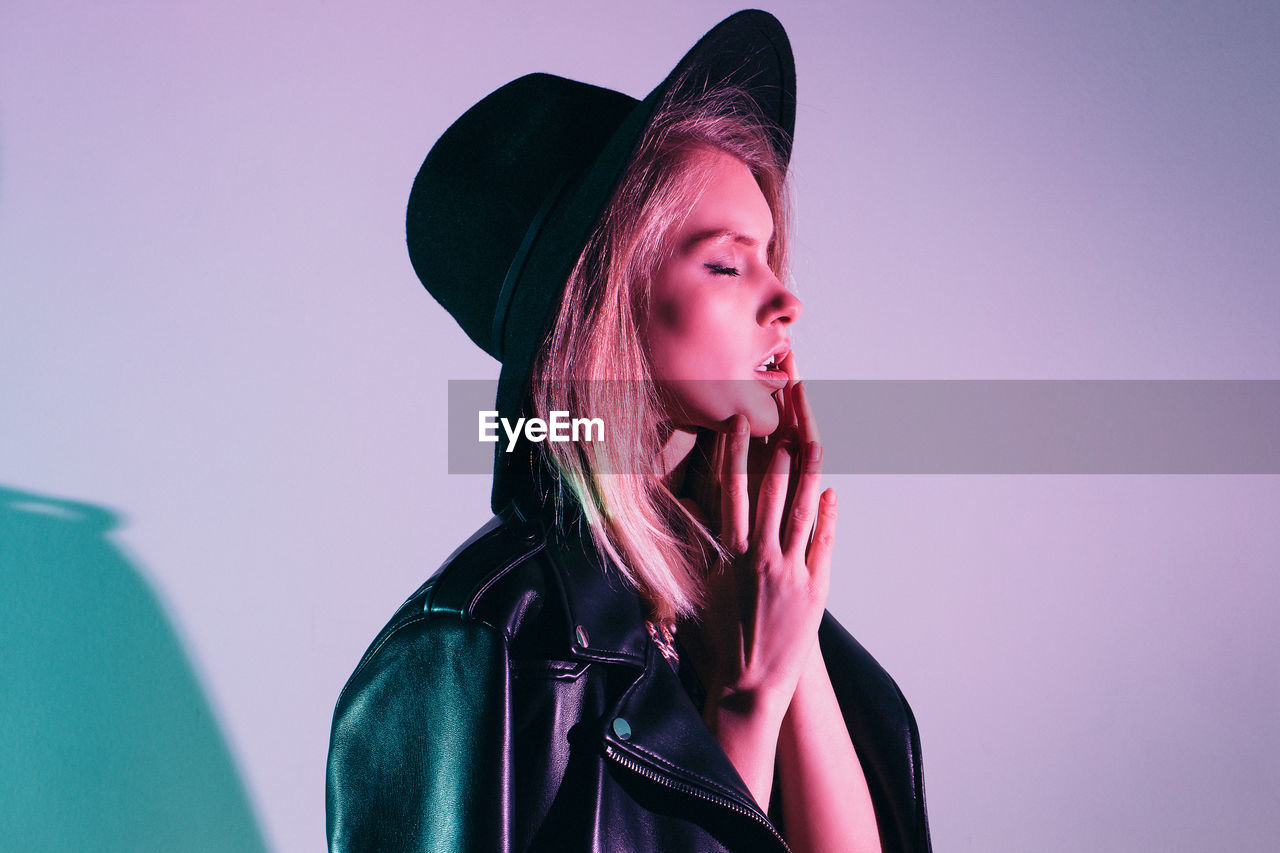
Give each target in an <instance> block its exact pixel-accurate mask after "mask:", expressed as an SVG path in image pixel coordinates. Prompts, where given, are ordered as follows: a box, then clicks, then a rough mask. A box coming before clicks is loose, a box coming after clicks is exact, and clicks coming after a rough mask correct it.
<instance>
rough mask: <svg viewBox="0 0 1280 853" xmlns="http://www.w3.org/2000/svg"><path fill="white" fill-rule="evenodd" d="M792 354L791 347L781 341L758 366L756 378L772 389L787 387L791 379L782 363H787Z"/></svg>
mask: <svg viewBox="0 0 1280 853" xmlns="http://www.w3.org/2000/svg"><path fill="white" fill-rule="evenodd" d="M790 353H791V345H790V344H789V343H788V342H786V341H780V342H779V343H778V344H777V345H776V346H774V347H773V349H771V350H769V352H767V353H766V354H765V355H764V357H763V358H761V359H760V362H759V363H758V364H757V365H756V368H755V374H756V378H757V379H759V380H760V381H761V382H763V383H765V384H766V385H768V386H769V387H770V388H774V389H777V388H783V387H785V386H786V384H787V381H788V380H789V379H790V377H789V376H788V375H787V371H786V370H784V369H783V367H782V362H784V361H786V358H787V356H788V355H789V354H790Z"/></svg>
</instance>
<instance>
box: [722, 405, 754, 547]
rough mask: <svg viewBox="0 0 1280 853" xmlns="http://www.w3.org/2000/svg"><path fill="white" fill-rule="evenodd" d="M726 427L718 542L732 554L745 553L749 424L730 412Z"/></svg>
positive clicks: (748, 523)
mask: <svg viewBox="0 0 1280 853" xmlns="http://www.w3.org/2000/svg"><path fill="white" fill-rule="evenodd" d="M730 430H731V431H730V433H729V435H728V436H727V437H726V441H725V444H726V447H725V452H724V456H723V463H722V466H721V468H720V542H721V544H722V545H724V546H725V547H726V548H728V549H729V550H730V551H731V552H733V553H735V554H745V553H746V551H747V545H748V534H749V531H750V530H751V498H750V491H749V489H748V485H749V484H748V482H747V451H748V448H749V446H750V444H751V425H750V424H749V423H748V422H747V419H746V418H745V417H743V416H742V415H734V416H733V420H732V422H731V425H730Z"/></svg>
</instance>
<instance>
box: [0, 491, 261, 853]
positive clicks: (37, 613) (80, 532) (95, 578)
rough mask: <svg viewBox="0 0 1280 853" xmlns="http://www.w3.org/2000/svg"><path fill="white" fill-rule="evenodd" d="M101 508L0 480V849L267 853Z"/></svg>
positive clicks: (170, 636) (149, 596)
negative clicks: (47, 494)
mask: <svg viewBox="0 0 1280 853" xmlns="http://www.w3.org/2000/svg"><path fill="white" fill-rule="evenodd" d="M117 522H118V517H117V515H116V514H115V513H113V512H112V511H111V510H109V509H105V508H103V507H98V506H93V505H90V504H85V503H77V502H73V501H67V500H60V499H55V498H50V497H46V496H43V495H36V494H31V493H28V492H23V491H19V490H16V489H11V488H6V487H4V486H0V828H2V829H0V847H3V848H4V849H6V850H30V851H37V850H39V851H85V850H93V851H104V853H117V851H118V853H125V851H128V853H138V851H166V853H168V851H174V853H183V851H219V853H224V851H236V853H240V851H244V853H254V852H255V851H265V850H266V846H265V844H264V843H263V839H262V835H261V833H260V831H259V829H258V826H257V823H256V821H255V819H254V816H253V810H252V809H251V808H250V805H249V801H248V799H247V797H246V795H245V790H244V786H243V785H242V784H241V782H240V778H239V776H238V775H237V773H236V769H235V766H234V764H233V762H232V759H231V754H230V753H229V752H228V750H227V746H226V744H225V743H224V742H223V739H222V735H221V733H220V732H219V730H218V725H217V722H216V721H215V719H214V717H213V714H212V712H211V710H210V708H209V704H208V702H207V701H206V700H205V697H204V693H203V691H202V690H201V688H200V685H199V683H198V682H197V681H196V678H195V675H194V673H193V672H192V669H191V666H190V664H189V663H188V661H187V656H186V654H185V652H184V651H183V649H182V646H181V645H180V644H179V642H178V638H177V636H176V635H175V634H174V631H173V629H172V627H171V626H170V624H169V620H168V619H167V617H166V616H165V613H164V609H163V608H162V607H161V605H160V603H159V601H158V600H157V599H156V597H155V595H154V594H153V593H152V592H151V590H150V588H149V587H148V585H147V583H146V581H145V580H143V578H142V576H141V574H140V573H139V572H138V570H137V569H135V568H134V567H133V566H131V565H130V564H129V561H128V560H127V559H126V558H125V556H124V555H123V554H122V552H121V551H120V550H119V549H118V548H117V547H116V546H115V545H114V544H113V543H112V541H111V539H110V536H109V534H110V533H111V531H112V529H113V528H115V527H116V525H117Z"/></svg>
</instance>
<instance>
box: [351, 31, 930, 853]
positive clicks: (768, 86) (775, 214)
mask: <svg viewBox="0 0 1280 853" xmlns="http://www.w3.org/2000/svg"><path fill="white" fill-rule="evenodd" d="M794 91H795V90H794V70H793V66H792V59H791V53H790V47H789V45H788V43H787V40H786V36H785V33H784V32H783V30H782V28H781V26H780V25H779V24H778V23H777V21H776V20H774V19H773V18H772V17H771V16H769V15H767V14H765V13H762V12H742V13H739V14H737V15H734V16H732V17H730V18H728V19H727V20H725V21H724V22H722V23H721V24H720V25H718V26H717V27H716V28H715V29H713V30H712V31H711V32H710V33H708V34H707V36H705V37H704V38H703V39H702V40H701V41H699V43H698V44H697V45H696V46H695V47H694V48H693V50H692V51H690V53H689V54H688V55H686V57H685V58H684V59H683V60H682V61H681V62H680V64H679V65H677V67H676V69H675V70H674V71H673V72H672V74H671V75H670V76H669V77H668V78H667V80H666V81H664V82H663V84H662V85H660V86H659V87H658V88H657V89H655V90H654V92H653V93H651V94H650V95H649V97H648V98H646V99H645V100H644V101H640V102H636V101H634V100H633V99H630V98H627V97H626V96H623V95H620V94H618V93H616V92H611V91H609V90H605V89H599V88H596V87H592V86H587V85H586V84H582V83H576V82H574V81H569V80H564V79H562V78H558V77H551V76H549V75H532V76H530V77H525V78H521V79H520V80H517V81H515V82H513V83H511V84H508V85H507V86H504V87H503V88H502V89H499V90H498V91H497V92H494V93H493V94H491V95H489V96H488V97H487V98H485V99H484V100H482V101H481V102H480V103H479V104H477V105H476V106H475V107H473V108H472V109H471V110H469V111H468V112H467V114H466V115H464V116H463V117H462V118H461V119H459V120H458V122H456V123H455V124H454V125H453V126H452V127H451V128H450V129H449V130H448V131H447V132H446V133H445V135H444V136H443V137H442V138H441V139H440V140H439V141H438V142H437V143H436V145H435V146H434V147H433V148H432V150H431V152H430V153H429V154H428V156H427V159H426V161H425V162H424V164H423V167H422V170H421V171H420V173H419V175H418V178H417V181H416V182H415V185H414V190H413V193H412V195H411V197H410V203H409V220H408V228H409V246H410V254H411V257H412V259H413V261H414V266H415V269H416V270H417V272H418V275H419V277H420V278H422V280H423V282H424V283H425V284H426V286H427V287H428V289H429V290H430V291H431V292H432V294H433V295H435V296H436V298H437V299H439V301H440V302H441V303H442V304H443V305H444V306H445V307H446V308H447V309H448V310H449V311H450V312H451V313H452V314H453V315H454V317H455V318H456V319H457V320H458V321H459V323H461V325H462V326H463V328H464V329H465V330H466V331H467V333H468V334H469V335H470V336H471V337H472V339H473V340H475V341H476V342H477V343H478V344H479V345H480V346H482V347H484V348H485V349H486V351H488V352H490V353H491V354H493V355H494V356H495V357H496V358H498V359H499V360H500V361H501V362H502V364H503V368H502V374H501V377H500V379H499V389H498V400H497V408H498V410H499V412H500V414H501V415H502V416H504V417H508V418H509V419H511V420H513V421H514V419H515V418H516V417H519V416H530V417H540V418H542V419H544V420H550V416H551V413H552V412H555V411H567V412H571V413H573V414H574V415H586V416H589V417H599V418H601V419H602V420H603V421H604V423H605V429H606V440H605V441H604V442H588V441H577V442H572V441H571V442H566V443H550V442H545V443H533V442H527V441H526V442H522V444H521V447H520V449H519V451H518V452H517V453H512V454H507V453H506V452H505V451H504V449H503V448H502V446H501V445H499V449H498V452H497V456H496V462H495V478H494V493H493V508H494V510H495V511H496V512H497V515H496V516H495V518H494V519H493V520H491V521H490V522H489V523H488V524H486V525H485V526H484V527H483V528H481V530H480V531H478V532H477V533H476V534H475V535H474V536H472V537H471V539H469V540H468V541H467V542H466V543H464V544H463V545H462V546H461V547H460V548H459V549H458V550H457V551H455V552H454V554H453V555H452V556H451V557H450V558H449V559H448V560H447V561H446V562H445V564H444V566H443V567H442V568H441V569H440V570H439V571H438V572H437V573H436V574H435V575H434V576H433V577H432V578H431V579H430V580H428V581H427V582H426V584H424V586H423V587H422V588H421V589H420V590H418V592H417V593H415V594H414V595H413V596H412V597H410V599H409V600H408V601H407V602H406V603H405V604H404V605H403V606H402V607H401V608H400V610H399V611H398V612H397V614H396V615H395V616H394V617H393V619H392V620H391V622H390V623H389V624H388V625H387V627H386V628H385V629H384V630H383V631H382V632H381V634H380V635H379V636H378V637H377V638H376V639H375V641H374V643H373V645H372V646H371V647H370V649H369V651H368V652H367V653H366V654H365V656H364V659H363V660H362V661H361V662H360V665H359V666H358V667H357V669H356V671H355V673H354V674H353V675H352V677H351V680H350V681H349V682H348V684H347V686H346V688H345V689H344V690H343V693H342V695H341V697H340V698H339V700H338V706H337V710H336V712H335V716H334V725H333V733H332V738H331V744H330V755H329V773H328V831H329V843H330V848H331V849H332V850H460V849H467V850H556V851H562V850H593V851H595V850H620V851H621V850H625V851H640V850H645V851H648V850H653V851H680V850H750V851H756V850H770V849H781V850H785V849H791V850H795V851H815V850H833V851H835V850H838V851H862V850H911V851H918V850H928V849H929V835H928V827H927V822H926V817H925V809H924V790H923V781H922V775H921V769H920V751H919V738H918V734H917V731H916V726H915V721H914V719H913V718H912V715H911V711H910V709H909V707H908V706H907V703H906V701H905V699H904V698H903V697H902V694H901V692H900V691H899V690H898V688H897V686H896V685H895V684H894V682H893V680H892V679H891V678H890V677H889V676H888V674H887V673H885V672H884V670H883V669H881V668H880V667H879V666H878V665H877V664H876V662H875V661H874V660H873V659H872V658H871V657H870V656H869V655H868V654H867V653H866V651H865V650H863V649H862V647H861V646H859V645H858V644H857V642H856V641H854V640H853V638H852V637H850V636H849V635H848V634H847V633H846V632H845V631H844V630H843V629H842V628H841V627H840V626H839V625H838V624H837V623H836V622H835V620H834V619H832V618H831V617H830V616H829V615H825V614H824V606H825V602H826V598H827V589H828V579H829V574H830V564H831V553H832V546H833V543H834V535H835V523H836V501H835V495H834V493H832V492H831V491H830V490H828V491H826V492H822V491H821V490H820V488H819V481H820V477H821V463H822V451H821V444H820V442H819V438H818V433H817V429H816V427H815V425H814V422H813V416H812V413H811V411H810V409H809V406H808V401H807V399H806V397H805V392H804V386H803V383H801V382H799V381H798V376H797V371H796V360H795V358H794V356H793V355H791V351H790V344H789V329H790V326H791V324H793V323H795V322H796V321H797V320H798V319H799V317H800V315H801V310H802V309H801V305H800V302H799V301H798V300H797V299H796V298H795V296H794V295H793V294H791V292H790V291H789V290H788V289H787V288H786V286H785V284H784V281H785V278H786V255H787V244H788V204H787V198H786V192H785V172H786V164H787V160H788V157H789V153H790V135H791V130H792V126H793V120H794V104H795V101H794Z"/></svg>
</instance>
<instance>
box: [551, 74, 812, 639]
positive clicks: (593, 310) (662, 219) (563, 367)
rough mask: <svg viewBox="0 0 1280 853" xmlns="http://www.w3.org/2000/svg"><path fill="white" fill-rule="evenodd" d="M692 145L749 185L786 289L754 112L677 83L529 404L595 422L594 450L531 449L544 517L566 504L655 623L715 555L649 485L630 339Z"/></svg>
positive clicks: (690, 589) (640, 375)
mask: <svg viewBox="0 0 1280 853" xmlns="http://www.w3.org/2000/svg"><path fill="white" fill-rule="evenodd" d="M705 149H714V150H718V151H723V152H725V153H727V154H730V155H732V156H734V157H736V158H738V159H739V160H741V161H742V162H743V163H745V164H746V165H747V166H748V167H749V168H750V169H751V172H752V174H754V175H755V178H756V181H757V183H758V184H759V186H760V189H761V191H762V193H763V194H764V197H765V200H766V201H767V202H768V204H769V208H770V210H771V211H772V213H773V219H774V222H773V225H774V233H775V239H774V246H773V249H772V253H771V256H770V258H769V264H770V267H771V268H772V269H773V272H774V274H775V275H777V276H778V277H779V278H780V279H782V280H786V276H785V271H786V268H787V245H788V237H789V230H790V227H789V226H790V204H789V200H788V197H787V186H786V167H785V165H784V164H783V163H782V162H781V160H780V156H779V154H778V152H777V151H776V149H775V146H774V145H773V143H772V142H771V137H770V135H769V131H768V130H767V129H766V125H765V124H764V122H763V120H762V119H761V118H760V116H759V113H758V110H757V109H756V108H755V104H754V102H753V101H752V100H751V99H750V98H749V97H748V96H747V95H746V94H745V93H744V92H743V91H742V90H740V89H737V88H729V87H713V88H707V89H701V90H698V91H694V92H690V91H689V87H688V86H684V85H677V86H675V87H673V89H672V94H670V95H669V96H668V97H667V98H666V99H665V100H664V101H663V102H662V103H661V104H660V105H659V106H658V108H657V111H656V112H655V114H654V116H653V118H652V119H651V121H650V123H649V126H648V128H647V130H646V132H645V134H644V135H643V137H642V138H641V140H640V142H639V143H638V145H637V148H636V152H635V154H634V155H633V157H632V161H631V163H630V165H629V166H628V168H627V170H626V172H625V173H624V175H623V177H622V179H621V181H620V183H619V185H618V187H617V189H616V190H615V191H614V195H613V198H612V200H611V201H610V203H609V206H608V207H607V208H606V209H605V211H604V213H603V214H602V216H601V219H600V221H599V223H598V224H597V226H596V228H595V231H594V232H593V234H592V236H591V238H590V240H589V241H588V242H587V245H586V247H585V248H584V249H583V251H582V254H581V256H580V257H579V258H578V262H577V264H576V266H575V267H574V269H573V272H572V273H571V274H570V276H569V280H568V283H567V285H566V288H565V292H564V297H563V301H562V302H561V306H560V310H559V313H558V315H557V317H556V320H555V323H554V324H553V326H552V328H551V330H550V332H549V334H548V336H547V339H546V342H545V344H544V346H543V347H542V349H541V350H540V352H539V355H538V357H537V359H536V360H535V362H534V365H533V370H532V374H531V380H530V389H529V399H528V405H529V406H530V407H531V409H532V414H533V415H534V416H536V417H540V418H543V419H548V418H549V416H550V413H551V412H553V411H568V412H573V413H575V414H576V413H582V412H586V413H592V415H593V416H598V413H607V416H606V417H605V422H606V425H607V436H606V440H605V442H603V443H601V442H577V441H574V442H563V443H543V444H539V445H537V446H536V448H537V449H536V450H535V452H536V453H540V454H542V456H543V459H544V461H545V462H547V463H549V467H550V468H551V469H552V470H553V471H554V472H555V473H556V474H557V475H558V476H556V477H555V478H553V479H554V483H553V489H554V491H555V494H554V495H553V496H552V497H553V498H554V501H555V505H556V511H557V513H558V516H557V517H558V518H559V517H562V515H561V514H562V512H563V507H564V502H565V501H566V499H572V500H574V501H575V502H576V503H577V504H578V505H579V506H580V507H581V509H582V517H583V519H584V520H585V521H586V523H587V524H588V525H589V527H590V531H591V537H592V539H593V540H594V541H595V544H596V546H597V547H598V548H599V550H600V551H601V552H603V553H604V554H606V555H608V557H609V558H610V559H611V560H612V562H613V563H614V564H615V565H616V566H617V568H618V571H619V572H620V573H621V574H622V576H623V578H625V580H626V581H627V582H628V583H630V584H631V585H632V586H633V587H635V589H636V590H637V591H639V592H640V594H641V595H642V596H643V597H644V599H645V600H646V601H647V602H648V604H649V606H650V608H651V611H652V615H653V617H654V618H657V619H660V620H663V621H669V620H674V619H678V618H686V617H690V616H693V615H695V614H696V612H697V609H698V605H699V604H700V603H701V600H702V588H703V579H704V576H705V572H706V567H707V564H708V560H709V559H710V558H711V557H712V555H714V554H718V553H719V552H720V546H719V544H718V543H717V541H716V539H715V537H714V535H712V533H711V532H710V531H709V530H708V529H707V528H706V527H705V526H704V525H703V524H701V523H700V522H699V521H698V520H696V519H694V518H693V516H691V515H690V514H689V513H688V511H686V510H685V509H684V508H683V507H682V506H681V505H680V503H679V502H678V501H677V499H676V498H675V496H673V495H672V494H671V492H670V491H669V490H668V489H667V488H666V487H665V486H664V485H663V484H662V483H661V482H660V480H659V475H660V474H661V473H662V472H660V471H659V470H657V468H658V464H657V463H658V459H659V450H660V447H661V432H662V429H663V427H664V425H665V424H668V423H669V421H668V416H667V411H666V406H665V404H664V401H663V399H662V396H661V395H660V393H659V391H658V389H657V387H656V386H655V383H654V380H653V372H652V368H651V364H650V361H649V357H648V354H647V351H646V348H645V346H644V341H643V340H642V339H641V335H640V329H641V328H643V326H644V318H645V317H646V316H647V313H648V308H649V289H650V282H651V281H652V279H653V276H654V275H655V273H656V272H657V270H658V268H659V267H660V265H661V264H662V262H663V260H664V258H665V255H666V253H667V252H669V251H670V246H669V245H668V241H667V240H665V239H664V238H665V237H666V235H668V234H670V233H673V232H674V231H675V230H676V229H678V228H679V227H680V226H681V225H682V224H683V222H684V221H685V218H686V217H687V216H688V213H689V211H690V209H691V208H692V207H693V206H694V204H695V203H696V201H697V199H698V198H699V197H700V195H701V194H702V192H703V191H704V190H705V187H706V185H707V181H708V177H709V175H708V172H707V169H705V168H703V167H702V166H701V164H702V163H704V162H705V160H706V158H702V157H698V156H696V155H697V154H698V153H699V152H700V151H702V150H705ZM566 493H567V494H566Z"/></svg>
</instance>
